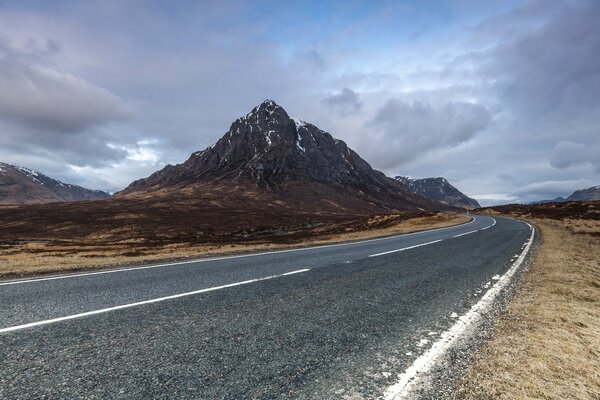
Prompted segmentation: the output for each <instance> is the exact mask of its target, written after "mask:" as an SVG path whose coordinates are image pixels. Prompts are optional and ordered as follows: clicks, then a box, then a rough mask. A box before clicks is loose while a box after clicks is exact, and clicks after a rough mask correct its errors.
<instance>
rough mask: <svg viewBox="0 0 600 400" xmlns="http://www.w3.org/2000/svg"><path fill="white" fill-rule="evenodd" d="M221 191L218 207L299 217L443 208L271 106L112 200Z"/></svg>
mask: <svg viewBox="0 0 600 400" xmlns="http://www.w3.org/2000/svg"><path fill="white" fill-rule="evenodd" d="M222 188H227V192H228V193H227V194H226V195H224V196H222V197H221V201H224V202H228V203H229V204H231V203H235V202H237V208H238V209H239V210H244V209H245V207H246V201H247V200H244V199H245V198H249V197H254V198H263V199H267V200H266V202H265V207H271V208H273V209H276V208H279V209H282V208H286V207H287V208H288V209H290V208H293V209H294V210H295V211H302V212H307V213H314V212H334V213H341V214H344V213H345V214H347V213H367V214H369V213H380V212H386V211H392V210H399V211H425V210H443V209H450V208H451V207H449V206H448V205H446V204H443V203H440V202H437V201H432V200H430V199H427V198H424V197H421V196H417V195H415V194H414V193H413V192H411V191H409V190H408V189H407V188H406V187H405V186H404V185H402V184H401V183H400V182H397V181H396V180H394V179H392V178H389V177H387V176H385V175H384V174H383V173H382V172H379V171H376V170H374V169H373V168H371V166H370V165H369V164H368V163H367V162H366V161H365V160H363V159H362V158H361V157H360V156H359V155H358V154H357V153H356V152H354V151H353V150H352V149H350V148H349V147H348V146H347V145H346V143H344V142H343V141H341V140H338V139H335V138H334V137H332V136H331V135H330V134H329V133H327V132H325V131H322V130H321V129H319V128H317V127H316V126H315V125H313V124H310V123H308V122H304V121H302V120H299V119H292V118H290V117H289V115H288V114H287V112H286V111H285V110H284V109H283V108H282V107H281V106H279V105H277V104H276V103H275V102H274V101H272V100H266V101H264V102H263V103H261V104H259V105H257V106H256V107H254V109H253V110H252V111H251V112H250V113H249V114H247V115H245V116H243V117H241V118H238V119H237V120H236V121H234V122H233V123H232V125H231V127H230V128H229V130H228V131H227V132H226V133H225V135H223V137H222V138H221V139H219V141H217V143H216V144H214V145H212V146H210V147H209V148H207V149H205V150H202V151H198V152H195V153H193V154H192V155H191V156H190V158H189V159H188V160H187V161H185V162H184V163H182V164H178V165H168V166H166V167H165V168H163V169H162V170H160V171H158V172H155V173H154V174H152V175H150V176H149V177H147V178H145V179H140V180H138V181H135V182H133V183H132V184H131V185H129V186H128V187H127V188H125V189H124V190H123V191H121V192H119V193H117V194H116V195H115V196H116V198H145V197H146V198H147V197H153V198H158V197H160V196H173V195H174V194H177V193H180V194H181V195H184V194H185V195H186V196H193V195H194V193H203V194H206V193H209V192H211V191H222Z"/></svg>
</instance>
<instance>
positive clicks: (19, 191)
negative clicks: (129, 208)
mask: <svg viewBox="0 0 600 400" xmlns="http://www.w3.org/2000/svg"><path fill="white" fill-rule="evenodd" d="M107 197H110V195H109V194H108V193H106V192H102V191H100V190H89V189H85V188H82V187H81V186H76V185H70V184H68V183H63V182H61V181H58V180H56V179H52V178H50V177H48V176H46V175H44V174H42V173H41V172H38V171H34V170H32V169H29V168H24V167H19V166H16V165H10V164H5V163H0V204H3V205H5V204H40V203H52V202H58V201H79V200H99V199H105V198H107Z"/></svg>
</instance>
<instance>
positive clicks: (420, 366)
mask: <svg viewBox="0 0 600 400" xmlns="http://www.w3.org/2000/svg"><path fill="white" fill-rule="evenodd" d="M527 225H529V224H527ZM529 226H530V227H531V225H529ZM534 235H535V230H533V229H532V230H531V236H530V238H529V244H528V245H527V247H526V248H525V250H523V252H522V253H521V255H520V256H519V258H518V260H517V261H515V263H514V264H513V265H512V266H511V267H510V268H509V269H508V271H506V273H505V274H504V275H502V277H500V278H499V280H498V281H497V282H496V283H495V284H494V286H492V287H491V288H490V289H489V290H488V291H487V292H486V293H485V294H484V295H483V297H482V298H481V299H480V300H479V301H478V302H477V304H475V305H474V306H473V307H471V309H470V310H469V311H467V313H466V314H464V315H463V316H461V317H460V318H459V319H458V321H457V322H456V323H455V324H454V325H452V327H450V329H448V330H447V331H446V332H444V333H442V335H441V336H440V338H439V340H438V341H436V342H435V343H434V344H433V345H432V346H431V348H430V349H429V350H427V351H426V352H425V353H423V354H422V355H421V356H420V357H419V358H417V359H416V360H415V362H414V363H413V364H412V365H411V366H410V367H409V368H408V369H407V370H406V371H405V372H404V373H403V374H400V375H399V376H398V381H397V382H396V383H394V384H393V385H392V386H390V387H388V389H387V390H386V391H385V393H384V394H383V396H382V398H383V399H384V400H399V399H405V398H409V397H411V395H414V390H415V389H416V387H417V386H418V383H419V382H420V379H422V378H423V377H426V376H427V375H428V374H430V373H431V370H432V369H433V368H434V367H435V365H436V364H437V363H438V362H439V361H441V360H442V359H443V358H444V356H445V354H447V352H448V350H449V349H450V348H451V347H452V346H453V345H454V344H455V343H456V341H457V340H458V339H459V338H461V337H462V336H463V335H464V334H465V333H466V332H467V331H468V328H469V327H470V326H471V325H473V324H476V323H478V322H479V320H480V319H481V316H482V314H483V313H485V312H486V310H487V309H489V307H490V305H491V304H492V303H493V301H494V300H495V298H496V296H498V294H499V293H500V292H501V291H502V290H503V289H504V287H505V286H506V285H507V284H508V283H509V282H510V278H512V276H513V275H514V274H515V272H516V271H517V269H518V268H519V267H520V266H521V264H522V263H523V260H525V256H526V255H527V253H529V249H530V248H531V243H532V242H533V237H534ZM492 279H494V278H492Z"/></svg>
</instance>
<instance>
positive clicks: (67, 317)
mask: <svg viewBox="0 0 600 400" xmlns="http://www.w3.org/2000/svg"><path fill="white" fill-rule="evenodd" d="M530 237H531V231H530V227H529V226H528V225H526V224H525V223H522V222H519V221H515V220H511V219H505V218H495V219H493V218H490V217H484V216H475V217H474V219H473V221H471V222H470V223H467V224H464V225H460V226H456V227H450V228H442V229H437V230H430V231H425V232H419V233H413V234H406V235H400V236H394V237H387V238H381V239H374V240H367V241H360V242H353V243H344V244H339V245H327V246H319V247H311V248H303V249H294V250H284V251H275V252H269V253H261V254H249V255H242V256H232V257H221V258H212V259H202V260H194V261H189V262H184V263H174V264H163V265H150V266H146V267H138V268H128V269H120V270H109V271H101V272H92V273H82V274H75V275H65V276H54V277H46V278H40V279H30V280H21V281H6V282H0V304H2V307H1V308H0V398H11V399H19V398H127V399H131V398H140V399H142V398H143V399H147V398H211V399H212V398H218V399H221V398H228V399H243V398H306V399H309V398H310V399H312V398H340V397H344V396H347V397H352V396H359V397H364V398H374V397H378V396H381V395H382V393H383V392H384V391H385V390H386V388H387V387H389V386H390V385H393V384H394V382H395V380H396V377H397V376H398V374H399V373H402V372H403V371H404V370H406V369H407V368H408V367H409V366H411V364H412V363H413V362H414V361H415V359H417V358H418V356H419V355H420V354H422V353H423V352H424V351H426V350H427V348H428V347H430V346H431V343H434V342H435V341H436V339H437V338H439V336H440V334H441V333H442V332H444V331H446V330H447V329H448V328H449V327H450V326H452V325H453V324H454V323H455V321H456V317H457V316H459V315H462V314H464V313H465V312H467V311H468V310H469V309H470V308H471V307H472V306H473V305H474V304H475V303H477V302H478V301H479V299H480V298H481V296H482V295H483V294H484V293H485V292H486V290H487V288H489V287H490V285H492V284H493V283H494V282H495V280H496V279H498V277H500V276H502V275H503V274H504V273H505V272H506V271H507V270H508V269H509V267H510V266H511V265H512V264H513V263H514V261H515V259H516V257H517V256H518V255H519V254H521V252H522V251H523V248H524V246H525V243H527V241H528V240H529V239H530Z"/></svg>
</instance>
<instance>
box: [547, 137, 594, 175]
mask: <svg viewBox="0 0 600 400" xmlns="http://www.w3.org/2000/svg"><path fill="white" fill-rule="evenodd" d="M582 164H591V165H592V166H593V167H594V169H595V170H596V171H598V172H600V145H591V146H590V145H586V144H583V143H577V142H571V141H567V140H563V141H561V142H559V143H558V144H557V145H556V146H554V149H553V150H552V155H551V156H550V165H552V166H553V167H555V168H570V167H573V166H577V165H582Z"/></svg>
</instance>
